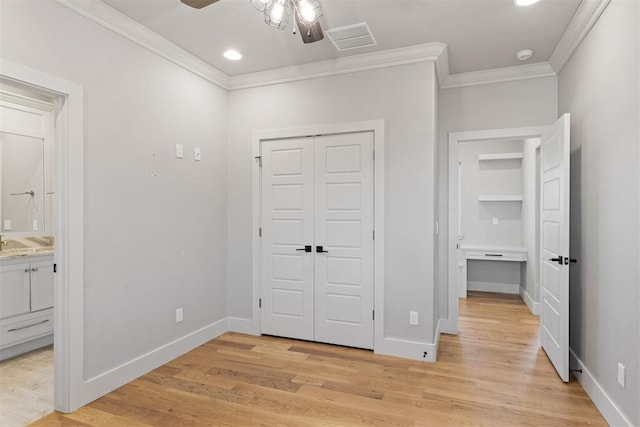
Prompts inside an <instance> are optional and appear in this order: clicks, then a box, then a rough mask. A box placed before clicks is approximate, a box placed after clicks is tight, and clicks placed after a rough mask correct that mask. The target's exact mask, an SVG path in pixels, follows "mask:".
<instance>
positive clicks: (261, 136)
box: [242, 120, 385, 351]
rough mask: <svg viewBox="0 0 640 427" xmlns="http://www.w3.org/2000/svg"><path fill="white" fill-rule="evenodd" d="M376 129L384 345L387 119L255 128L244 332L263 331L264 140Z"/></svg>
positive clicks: (377, 328)
mask: <svg viewBox="0 0 640 427" xmlns="http://www.w3.org/2000/svg"><path fill="white" fill-rule="evenodd" d="M358 132H373V140H374V142H373V146H374V151H375V160H374V166H373V175H374V178H373V187H374V196H373V197H374V207H373V216H374V230H375V240H374V243H373V251H374V257H373V260H374V261H373V265H374V271H373V300H374V304H373V307H374V310H375V319H374V322H373V330H374V334H373V348H374V351H375V350H376V349H378V348H381V347H382V345H383V340H384V161H385V157H384V155H385V123H384V120H370V121H361V122H346V123H333V124H323V125H312V126H304V127H296V128H286V129H273V130H258V131H254V132H253V137H252V149H253V151H252V152H253V157H254V160H255V162H254V165H253V181H252V201H253V204H252V215H253V218H252V224H253V227H252V235H253V237H252V248H253V249H252V301H251V312H252V320H251V321H250V323H249V324H246V325H244V326H245V327H243V328H242V330H243V332H247V333H251V334H254V335H260V334H261V329H262V328H261V325H260V307H259V298H260V275H261V266H260V248H261V242H260V227H261V226H262V225H261V222H262V221H261V215H260V212H261V198H262V195H261V191H260V189H261V173H260V170H261V169H260V156H261V143H262V141H269V140H274V139H287V138H304V137H309V136H322V135H335V134H344V133H358Z"/></svg>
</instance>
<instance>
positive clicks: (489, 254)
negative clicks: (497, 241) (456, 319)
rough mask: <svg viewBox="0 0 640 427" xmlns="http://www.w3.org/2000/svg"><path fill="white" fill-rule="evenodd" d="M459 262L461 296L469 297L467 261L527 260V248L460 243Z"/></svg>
mask: <svg viewBox="0 0 640 427" xmlns="http://www.w3.org/2000/svg"><path fill="white" fill-rule="evenodd" d="M459 256H460V259H459V262H458V273H459V274H458V284H459V287H460V296H461V297H463V298H466V297H467V261H468V260H470V259H471V260H480V261H508V262H526V261H527V249H526V248H523V247H521V246H483V245H460V251H459Z"/></svg>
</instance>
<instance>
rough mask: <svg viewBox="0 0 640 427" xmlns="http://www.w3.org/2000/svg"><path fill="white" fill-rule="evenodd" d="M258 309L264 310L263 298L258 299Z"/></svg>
mask: <svg viewBox="0 0 640 427" xmlns="http://www.w3.org/2000/svg"><path fill="white" fill-rule="evenodd" d="M258 308H262V298H258Z"/></svg>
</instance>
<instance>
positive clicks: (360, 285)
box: [314, 132, 374, 348]
mask: <svg viewBox="0 0 640 427" xmlns="http://www.w3.org/2000/svg"><path fill="white" fill-rule="evenodd" d="M315 200H316V206H315V215H316V219H315V248H314V249H316V253H315V254H314V256H315V272H316V275H315V311H316V314H315V340H316V341H321V342H328V343H332V344H340V345H348V346H351V347H360V348H373V238H374V236H373V133H372V132H363V133H353V134H341V135H330V136H322V137H317V138H316V139H315Z"/></svg>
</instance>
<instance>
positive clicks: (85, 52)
mask: <svg viewBox="0 0 640 427" xmlns="http://www.w3.org/2000/svg"><path fill="white" fill-rule="evenodd" d="M1 6H2V13H1V18H0V19H1V21H0V28H1V30H0V31H1V33H0V52H2V57H3V58H4V59H7V60H10V61H13V62H16V63H19V64H22V65H25V66H28V67H31V68H35V69H37V70H41V71H43V72H45V73H49V74H53V75H55V76H59V77H61V78H63V79H66V80H70V81H73V82H76V83H79V84H81V85H83V86H84V129H85V130H84V140H85V170H84V186H85V197H84V201H85V211H84V215H85V230H84V238H85V242H84V245H85V246H84V248H85V253H84V259H85V282H84V328H85V337H84V344H85V348H84V356H85V366H84V373H85V375H86V377H87V378H89V377H92V376H94V375H97V374H100V373H102V372H105V371H107V370H109V369H111V368H113V367H115V366H118V365H120V364H122V363H125V362H128V361H130V360H132V359H134V358H135V357H137V356H140V355H142V354H144V353H146V352H148V351H151V350H153V349H156V348H158V347H160V346H163V345H165V344H168V343H170V342H171V341H173V340H175V339H177V338H179V337H182V336H185V335H187V334H189V333H191V332H194V331H196V330H198V329H200V328H202V327H204V326H205V325H209V324H210V323H212V322H215V321H217V320H219V319H223V318H225V317H226V303H227V284H226V268H227V264H226V249H227V235H226V225H227V220H226V213H227V212H226V198H227V167H226V160H227V159H226V121H227V112H226V111H227V110H226V109H227V94H226V92H225V91H224V90H222V89H220V88H218V87H216V86H213V85H212V84H210V83H208V82H205V81H204V80H202V79H200V78H199V77H196V76H195V75H193V74H191V73H189V72H187V71H185V70H184V69H182V68H180V67H178V66H176V65H174V64H173V63H171V62H169V61H167V60H164V59H162V58H160V57H159V56H158V55H155V54H153V53H151V52H149V51H147V50H145V49H143V48H141V47H139V46H137V45H135V44H133V43H131V42H130V41H127V40H125V39H124V38H122V37H120V36H118V35H116V34H114V33H112V32H111V31H109V30H107V29H105V28H103V27H101V26H99V25H98V24H95V23H93V22H91V21H89V20H87V19H85V18H83V17H81V16H80V15H78V14H76V13H74V12H72V11H71V10H69V9H67V8H65V7H63V6H61V5H59V4H57V3H55V2H54V1H45V0H43V1H2V4H1ZM176 143H182V144H184V146H185V154H186V156H185V159H184V160H180V161H179V160H176V159H175V158H174V153H175V151H174V150H175V148H174V147H175V144H176ZM195 146H199V147H201V148H202V159H203V160H202V162H199V163H194V162H193V161H192V159H193V157H192V153H193V148H194V147H195ZM190 155H191V157H190ZM154 172H155V173H156V174H157V176H154ZM178 307H183V308H184V322H183V323H180V324H176V323H175V310H176V309H177V308H178Z"/></svg>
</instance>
